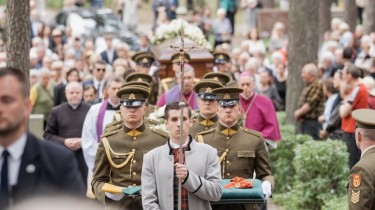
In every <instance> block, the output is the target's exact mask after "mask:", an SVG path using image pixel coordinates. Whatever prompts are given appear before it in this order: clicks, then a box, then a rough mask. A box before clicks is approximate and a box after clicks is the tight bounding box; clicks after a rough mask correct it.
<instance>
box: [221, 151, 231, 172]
mask: <svg viewBox="0 0 375 210" xmlns="http://www.w3.org/2000/svg"><path fill="white" fill-rule="evenodd" d="M228 151H229V150H228V149H226V150H225V152H224V153H223V154H222V155H221V156H220V158H219V162H220V164H222V168H223V169H222V177H224V173H225V158H226V157H227V154H228Z"/></svg>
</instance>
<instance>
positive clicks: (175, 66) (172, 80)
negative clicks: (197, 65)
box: [159, 53, 190, 94]
mask: <svg viewBox="0 0 375 210" xmlns="http://www.w3.org/2000/svg"><path fill="white" fill-rule="evenodd" d="M171 62H172V70H173V72H174V73H175V74H176V72H179V71H180V68H181V66H180V53H175V54H173V55H172V57H171ZM189 62H190V56H189V54H187V53H184V63H189ZM178 79H179V78H176V76H174V77H167V78H164V79H162V80H160V90H159V94H162V93H164V92H167V91H168V90H169V89H171V88H172V87H174V86H176V85H177V84H178V83H177V82H178Z"/></svg>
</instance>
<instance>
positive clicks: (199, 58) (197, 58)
mask: <svg viewBox="0 0 375 210" xmlns="http://www.w3.org/2000/svg"><path fill="white" fill-rule="evenodd" d="M184 44H185V48H187V49H191V48H192V47H194V48H193V49H192V50H190V51H188V52H187V53H188V54H189V56H190V63H189V64H190V65H192V66H193V67H194V70H195V77H196V78H202V77H203V75H204V74H206V73H208V72H211V71H212V68H213V59H214V57H213V55H212V54H211V53H210V51H208V50H207V49H205V48H203V47H201V46H199V45H198V44H196V43H195V42H194V41H192V40H191V39H189V38H186V37H185V38H184ZM171 45H173V46H180V45H181V40H180V37H175V38H172V39H169V40H166V41H164V42H162V43H160V44H158V45H155V46H153V47H152V48H151V51H152V52H153V53H154V56H155V59H156V60H157V61H158V62H159V63H160V68H159V71H158V75H159V77H160V78H166V77H174V76H175V73H174V71H173V70H172V62H171V57H172V55H173V54H175V53H176V52H177V51H176V50H175V49H173V48H171Z"/></svg>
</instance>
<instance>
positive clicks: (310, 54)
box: [286, 0, 319, 124]
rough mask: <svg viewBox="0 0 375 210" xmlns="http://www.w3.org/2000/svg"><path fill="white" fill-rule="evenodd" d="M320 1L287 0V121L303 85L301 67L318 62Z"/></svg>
mask: <svg viewBox="0 0 375 210" xmlns="http://www.w3.org/2000/svg"><path fill="white" fill-rule="evenodd" d="M318 3H319V2H318V1H311V0H290V4H289V5H290V9H289V33H288V36H289V45H288V72H289V74H288V80H287V84H288V88H287V97H286V113H287V116H286V123H288V124H293V123H295V120H294V118H293V113H294V111H295V110H296V109H297V103H298V99H299V96H300V93H301V90H302V88H303V82H302V80H301V76H300V75H301V69H302V67H303V66H304V65H305V64H307V63H317V54H318V47H319V43H318V42H319V31H318V30H317V28H318V21H319V12H318V9H319V4H318Z"/></svg>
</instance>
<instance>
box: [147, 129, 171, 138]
mask: <svg viewBox="0 0 375 210" xmlns="http://www.w3.org/2000/svg"><path fill="white" fill-rule="evenodd" d="M151 131H152V132H154V133H156V134H159V135H160V136H162V137H164V138H168V137H169V134H168V133H167V132H165V131H162V130H160V129H151Z"/></svg>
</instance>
